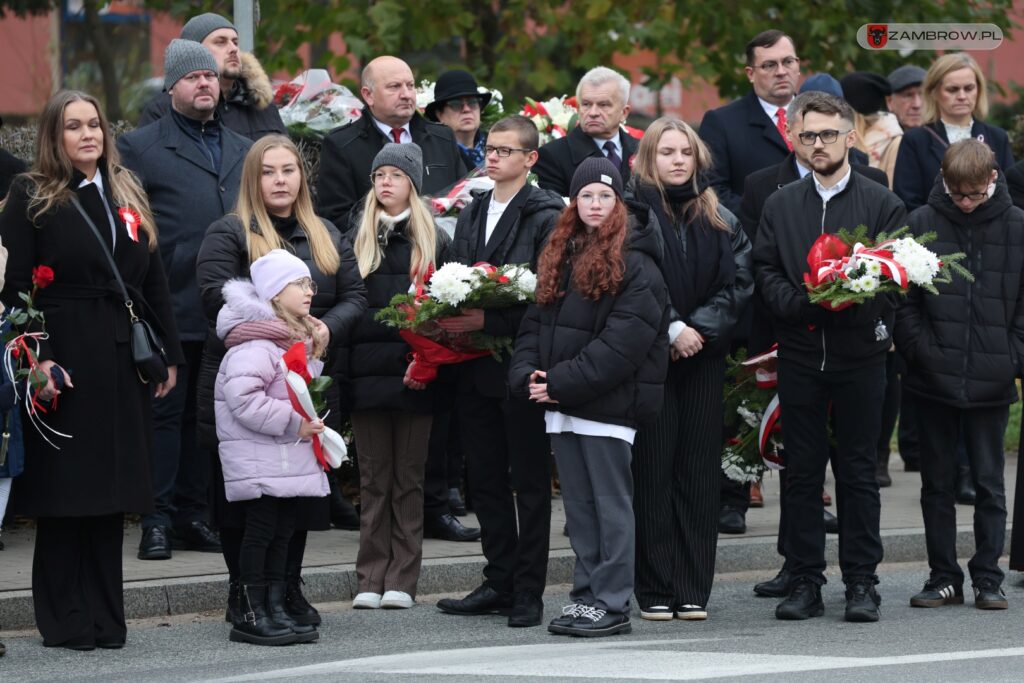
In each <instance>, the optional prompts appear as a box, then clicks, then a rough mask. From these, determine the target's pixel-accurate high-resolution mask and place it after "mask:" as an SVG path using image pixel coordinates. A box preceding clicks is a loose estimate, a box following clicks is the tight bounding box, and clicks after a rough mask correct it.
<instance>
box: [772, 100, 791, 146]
mask: <svg viewBox="0 0 1024 683" xmlns="http://www.w3.org/2000/svg"><path fill="white" fill-rule="evenodd" d="M775 127H776V128H778V129H779V135H781V136H782V141H783V142H785V143H786V149H788V150H789V151H790V152H792V151H793V143H792V142H790V141H789V136H788V135H786V110H785V109H783V108H782V107H779V110H778V111H777V112H775Z"/></svg>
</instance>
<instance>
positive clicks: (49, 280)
mask: <svg viewBox="0 0 1024 683" xmlns="http://www.w3.org/2000/svg"><path fill="white" fill-rule="evenodd" d="M51 284H53V268H51V267H50V266H36V267H35V268H33V269H32V286H33V287H35V288H36V289H46V288H47V287H49V286H50V285H51Z"/></svg>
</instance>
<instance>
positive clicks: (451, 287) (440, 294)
mask: <svg viewBox="0 0 1024 683" xmlns="http://www.w3.org/2000/svg"><path fill="white" fill-rule="evenodd" d="M477 279H478V278H477V271H476V269H475V268H471V267H469V266H464V265H462V264H461V263H446V264H444V265H443V266H441V267H440V268H438V269H437V272H435V273H434V274H433V276H431V278H430V288H429V289H430V297H431V298H432V299H436V300H438V301H440V302H441V303H445V304H448V305H449V306H458V305H460V304H461V303H462V302H463V301H465V300H466V297H467V296H469V293H470V292H471V291H473V283H474V282H476V281H477Z"/></svg>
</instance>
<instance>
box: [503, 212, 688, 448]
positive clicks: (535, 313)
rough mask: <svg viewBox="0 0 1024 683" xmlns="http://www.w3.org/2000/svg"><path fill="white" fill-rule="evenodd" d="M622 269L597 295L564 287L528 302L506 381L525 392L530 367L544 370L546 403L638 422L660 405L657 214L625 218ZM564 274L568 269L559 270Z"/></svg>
mask: <svg viewBox="0 0 1024 683" xmlns="http://www.w3.org/2000/svg"><path fill="white" fill-rule="evenodd" d="M629 230H630V233H629V235H628V236H627V238H626V253H625V262H626V274H625V278H624V279H623V281H622V284H621V285H620V287H619V291H618V292H617V293H616V294H615V295H614V296H611V295H608V294H605V295H603V296H601V297H600V298H599V299H598V300H597V301H594V300H592V299H587V298H584V297H583V296H581V295H580V294H579V292H577V291H576V290H575V289H573V288H572V287H571V286H570V287H569V288H568V291H567V292H566V294H565V296H564V297H562V298H561V299H559V300H558V301H556V302H555V303H554V304H552V305H550V306H543V307H541V306H538V305H536V304H533V305H531V306H530V307H529V309H528V310H527V312H526V317H525V318H524V319H523V322H522V325H521V326H520V328H519V337H518V338H517V339H516V350H515V353H514V354H513V356H512V363H511V369H510V371H509V383H510V386H511V388H512V393H513V394H515V395H518V396H528V395H529V390H528V388H527V385H528V384H529V381H530V374H531V373H532V372H533V371H534V370H538V369H539V370H545V371H547V383H548V394H549V395H550V396H551V398H552V399H554V400H555V401H558V403H545V404H544V407H545V408H547V409H548V410H557V411H559V412H562V413H564V414H566V415H571V416H573V417H580V418H583V419H587V420H595V421H597V422H605V423H609V424H616V425H624V426H627V427H632V428H638V427H639V426H640V425H641V424H642V423H643V422H645V421H648V420H650V419H653V418H654V417H655V416H656V415H657V414H658V411H659V410H661V403H662V391H663V387H664V384H665V376H666V373H667V371H668V321H669V303H668V288H667V287H666V285H665V280H664V278H663V277H662V274H661V268H660V261H661V256H662V243H661V238H660V235H659V230H658V225H657V222H656V221H653V220H651V221H648V222H647V223H646V224H643V225H641V224H639V222H638V221H636V219H632V220H631V227H630V228H629ZM563 277H565V280H566V282H570V281H571V280H570V279H569V272H568V271H567V272H566V273H565V274H563Z"/></svg>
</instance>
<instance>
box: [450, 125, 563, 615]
mask: <svg viewBox="0 0 1024 683" xmlns="http://www.w3.org/2000/svg"><path fill="white" fill-rule="evenodd" d="M537 147H538V134H537V128H536V127H535V126H534V125H533V123H532V122H531V121H530V120H529V119H526V118H524V117H522V116H511V117H508V118H505V119H502V120H501V121H498V122H497V123H496V124H494V126H493V127H492V128H491V130H490V132H489V133H488V136H487V146H486V147H485V165H486V170H487V175H488V177H490V178H491V179H492V180H494V190H493V191H491V192H487V193H484V194H483V195H480V196H479V197H477V198H476V199H475V200H474V201H473V203H472V204H470V205H469V206H468V207H466V208H465V209H464V210H463V211H462V213H461V214H460V215H459V220H458V223H457V224H456V227H455V244H454V250H455V253H456V260H457V261H459V262H460V263H464V264H466V265H473V264H475V263H478V262H480V261H486V262H488V263H490V264H492V265H495V266H500V265H505V264H528V265H529V267H530V269H531V270H533V271H534V272H536V270H537V256H538V254H539V253H540V250H541V248H542V247H543V246H544V243H545V241H546V240H547V237H548V234H549V233H550V232H551V230H552V228H553V227H554V225H555V222H556V221H557V220H558V216H559V214H560V213H561V210H562V209H563V208H564V206H565V205H564V203H563V201H562V198H561V197H559V196H558V195H557V194H555V193H553V192H550V191H548V190H542V189H540V188H537V187H534V186H532V185H529V184H528V183H527V182H526V180H527V175H528V174H529V172H530V169H531V168H532V167H533V165H534V164H535V163H536V162H537ZM525 312H526V305H525V304H523V305H521V306H514V307H512V308H508V309H504V310H489V311H483V310H479V309H477V310H470V311H464V313H463V315H461V316H458V317H455V318H449V319H447V320H446V321H442V323H441V324H442V326H444V327H445V328H446V329H447V330H449V331H451V332H471V331H475V330H482V331H484V332H486V333H487V334H491V335H496V336H506V337H512V338H513V339H515V336H516V333H517V332H518V330H519V323H520V321H521V320H522V317H523V314H524V313H525ZM459 370H460V379H459V395H458V397H457V399H456V410H457V411H458V412H457V414H458V423H459V429H461V430H462V439H463V446H464V448H463V449H464V451H465V453H466V459H467V462H468V465H469V489H470V492H471V494H472V496H473V507H474V509H475V510H476V514H477V518H478V519H479V520H480V527H481V530H482V533H483V538H482V542H483V551H484V556H485V557H486V558H487V566H486V567H485V568H484V577H485V578H484V583H483V585H482V586H480V587H479V588H477V589H476V590H474V591H473V592H472V593H470V594H469V595H468V596H466V597H465V598H463V599H461V600H455V599H452V598H446V599H444V600H441V601H440V602H438V604H437V606H438V607H439V608H440V609H441V610H442V611H444V612H448V613H450V614H462V615H475V614H494V613H496V612H498V611H507V610H509V609H511V613H510V615H509V619H508V625H509V626H537V625H539V624H540V622H541V618H542V616H543V611H544V603H543V601H542V600H541V596H542V594H543V593H544V583H545V577H546V575H547V562H548V541H549V531H550V526H551V466H550V454H551V448H550V444H549V441H548V438H547V434H546V433H545V431H544V411H543V409H541V408H539V407H538V406H536V405H532V404H530V403H529V402H528V401H526V400H524V399H521V398H512V397H511V396H510V394H509V390H508V381H507V377H508V361H507V359H506V360H503V361H501V362H498V361H495V360H494V359H493V358H490V357H485V358H480V359H477V360H475V361H471V362H468V363H464V364H462V365H461V366H459ZM513 490H514V491H515V497H513V495H512V491H513ZM517 520H518V524H517Z"/></svg>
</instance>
